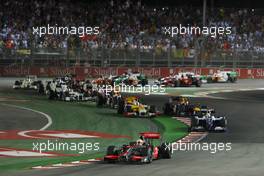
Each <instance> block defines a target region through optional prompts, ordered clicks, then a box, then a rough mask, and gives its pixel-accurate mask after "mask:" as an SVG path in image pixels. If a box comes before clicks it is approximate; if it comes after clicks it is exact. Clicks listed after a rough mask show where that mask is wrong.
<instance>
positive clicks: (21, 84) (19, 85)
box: [13, 75, 41, 90]
mask: <svg viewBox="0 0 264 176" xmlns="http://www.w3.org/2000/svg"><path fill="white" fill-rule="evenodd" d="M40 83H41V81H39V80H37V76H35V75H29V76H27V77H26V78H24V79H23V80H17V81H15V83H14V85H13V89H34V90H37V89H38V87H39V84H40Z"/></svg>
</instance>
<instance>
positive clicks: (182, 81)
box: [154, 72, 202, 87]
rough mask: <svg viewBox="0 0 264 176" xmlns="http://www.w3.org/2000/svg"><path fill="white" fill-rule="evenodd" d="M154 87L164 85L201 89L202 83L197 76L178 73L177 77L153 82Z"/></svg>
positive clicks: (188, 73) (190, 73) (189, 73)
mask: <svg viewBox="0 0 264 176" xmlns="http://www.w3.org/2000/svg"><path fill="white" fill-rule="evenodd" d="M154 84H156V85H164V86H169V87H190V86H196V87H201V85H202V81H201V78H200V76H199V75H195V74H194V73H193V72H179V73H178V74H177V75H174V76H168V77H164V78H160V79H159V80H156V81H154Z"/></svg>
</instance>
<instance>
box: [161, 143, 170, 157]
mask: <svg viewBox="0 0 264 176" xmlns="http://www.w3.org/2000/svg"><path fill="white" fill-rule="evenodd" d="M159 158H166V159H170V158H171V145H170V144H169V143H167V142H163V143H162V144H161V145H160V146H159Z"/></svg>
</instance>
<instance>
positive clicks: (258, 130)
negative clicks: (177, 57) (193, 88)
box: [0, 83, 264, 176]
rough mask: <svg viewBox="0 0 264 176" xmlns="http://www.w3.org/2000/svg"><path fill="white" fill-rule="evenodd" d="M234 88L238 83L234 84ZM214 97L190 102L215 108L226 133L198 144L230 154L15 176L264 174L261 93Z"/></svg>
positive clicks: (191, 154) (159, 100)
mask: <svg viewBox="0 0 264 176" xmlns="http://www.w3.org/2000/svg"><path fill="white" fill-rule="evenodd" d="M238 85H239V83H238V84H236V86H238ZM245 85H246V84H245ZM210 86H212V85H210ZM222 86H224V85H222ZM238 87H240V86H238ZM215 96H217V97H219V96H221V97H224V98H226V99H214V98H192V102H197V103H198V102H199V103H200V104H206V105H208V106H211V107H213V108H215V109H216V112H217V114H220V115H225V116H226V117H227V118H228V132H226V133H210V134H209V135H208V136H207V137H206V138H205V139H203V140H202V141H200V142H201V143H204V142H208V143H211V142H218V143H219V142H224V143H229V142H230V143H232V150H231V151H228V152H226V151H225V152H224V151H219V152H217V153H215V154H212V153H210V152H209V151H177V152H175V153H174V155H173V158H172V159H167V160H157V161H154V162H153V163H152V164H145V165H130V164H105V163H96V164H91V165H82V166H78V167H68V168H63V169H52V170H45V171H41V170H26V171H22V172H19V173H18V174H17V175H19V176H23V175H25V176H31V175H32V176H33V175H34V176H35V175H39V176H57V175H63V176H89V175H94V176H124V175H126V176H130V175H131V176H132V175H133V176H135V175H136V176H150V175H151V176H172V175H179V176H183V175H187V176H188V175H190V176H211V175H214V176H249V175H250V176H262V175H263V174H264V167H263V166H264V155H263V154H264V120H263V118H264V111H263V109H264V90H263V91H262V90H259V91H243V92H230V93H219V94H217V95H215ZM166 100H167V97H165V96H161V95H150V96H146V97H145V101H146V102H151V104H153V102H155V104H156V105H158V106H159V107H161V106H162V104H163V103H164V102H165V101H166ZM0 111H1V109H0ZM5 113H7V112H5ZM1 114H2V112H1ZM0 175H1V174H0ZM5 175H6V174H5Z"/></svg>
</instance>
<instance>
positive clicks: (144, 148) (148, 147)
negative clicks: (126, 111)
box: [104, 132, 171, 163]
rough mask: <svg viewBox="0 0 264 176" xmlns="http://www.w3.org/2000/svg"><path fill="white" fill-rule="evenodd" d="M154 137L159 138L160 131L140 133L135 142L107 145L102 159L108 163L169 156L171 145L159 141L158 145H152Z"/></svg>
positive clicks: (140, 160)
mask: <svg viewBox="0 0 264 176" xmlns="http://www.w3.org/2000/svg"><path fill="white" fill-rule="evenodd" d="M154 139H160V133H157V132H144V133H140V139H139V140H137V141H136V142H130V144H129V145H126V144H125V145H123V146H121V147H120V148H117V147H116V146H109V147H108V148H107V154H106V155H105V156H104V161H107V162H110V163H114V162H135V163H151V162H152V161H153V160H155V159H162V158H171V145H170V144H169V143H165V142H162V143H161V142H160V145H157V146H154V144H153V140H154Z"/></svg>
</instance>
